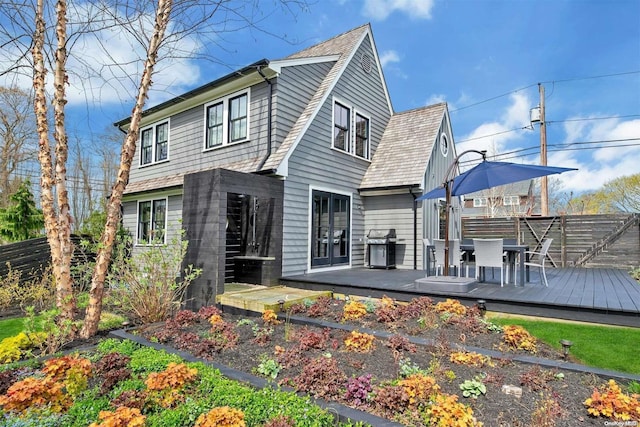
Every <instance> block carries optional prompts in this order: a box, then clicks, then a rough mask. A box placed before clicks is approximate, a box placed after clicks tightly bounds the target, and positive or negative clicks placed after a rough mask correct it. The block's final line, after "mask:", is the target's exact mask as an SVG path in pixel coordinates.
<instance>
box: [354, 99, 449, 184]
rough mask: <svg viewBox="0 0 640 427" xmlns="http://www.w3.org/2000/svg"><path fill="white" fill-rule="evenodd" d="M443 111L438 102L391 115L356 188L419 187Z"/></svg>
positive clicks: (444, 110) (441, 105) (443, 107)
mask: <svg viewBox="0 0 640 427" xmlns="http://www.w3.org/2000/svg"><path fill="white" fill-rule="evenodd" d="M446 110H447V104H446V103H441V104H435V105H430V106H428V107H424V108H419V109H416V110H409V111H405V112H402V113H397V114H394V115H393V116H392V117H391V120H389V123H388V124H387V128H386V129H385V131H384V134H383V135H382V139H381V141H380V143H379V144H378V147H377V149H376V153H375V155H374V156H373V159H372V160H371V165H370V166H369V168H368V169H367V172H366V174H365V175H364V178H363V179H362V182H361V184H360V189H373V188H387V187H399V186H414V185H418V186H420V185H421V184H422V181H423V178H424V173H425V170H426V168H427V164H428V163H429V159H430V157H431V152H432V151H433V145H434V144H435V142H436V138H437V136H438V131H439V130H440V126H441V124H442V119H443V118H444V115H445V112H446Z"/></svg>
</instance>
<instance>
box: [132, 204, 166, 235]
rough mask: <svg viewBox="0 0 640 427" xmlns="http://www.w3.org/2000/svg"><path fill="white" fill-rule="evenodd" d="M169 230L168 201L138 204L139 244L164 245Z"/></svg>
mask: <svg viewBox="0 0 640 427" xmlns="http://www.w3.org/2000/svg"><path fill="white" fill-rule="evenodd" d="M166 230H167V199H156V200H146V201H142V202H138V238H137V241H136V242H137V244H139V245H151V244H154V243H157V244H164V243H165V235H166Z"/></svg>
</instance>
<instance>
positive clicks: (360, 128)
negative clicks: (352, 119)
mask: <svg viewBox="0 0 640 427" xmlns="http://www.w3.org/2000/svg"><path fill="white" fill-rule="evenodd" d="M355 155H356V156H358V157H363V158H365V159H368V158H369V119H368V118H367V117H365V116H363V115H361V114H357V113H356V150H355Z"/></svg>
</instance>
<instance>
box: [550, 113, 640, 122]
mask: <svg viewBox="0 0 640 427" xmlns="http://www.w3.org/2000/svg"><path fill="white" fill-rule="evenodd" d="M630 117H640V114H627V115H624V116H609V117H585V118H581V119H565V120H547V123H563V122H585V121H589V120H609V119H628V118H630Z"/></svg>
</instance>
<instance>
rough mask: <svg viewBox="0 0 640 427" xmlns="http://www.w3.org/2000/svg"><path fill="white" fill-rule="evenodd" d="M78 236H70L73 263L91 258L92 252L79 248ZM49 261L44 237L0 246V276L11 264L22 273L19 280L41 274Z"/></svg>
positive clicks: (12, 267)
mask: <svg viewBox="0 0 640 427" xmlns="http://www.w3.org/2000/svg"><path fill="white" fill-rule="evenodd" d="M80 240H81V237H80V236H76V235H73V236H71V241H72V242H73V244H74V249H75V250H74V253H73V261H72V262H73V263H74V264H76V263H79V262H86V261H91V260H93V257H94V255H93V254H87V253H83V252H82V251H81V250H80ZM50 262H51V251H50V249H49V243H48V242H47V238H46V237H38V238H36V239H29V240H24V241H22V242H16V243H9V244H8V245H1V246H0V277H4V276H5V275H6V274H7V272H8V270H9V268H8V266H7V263H9V264H10V265H11V269H12V270H18V271H20V272H21V273H22V274H21V276H20V282H24V281H27V280H30V279H31V275H33V274H41V273H42V272H43V271H44V270H45V268H46V267H47V266H48V265H49V263H50Z"/></svg>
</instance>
